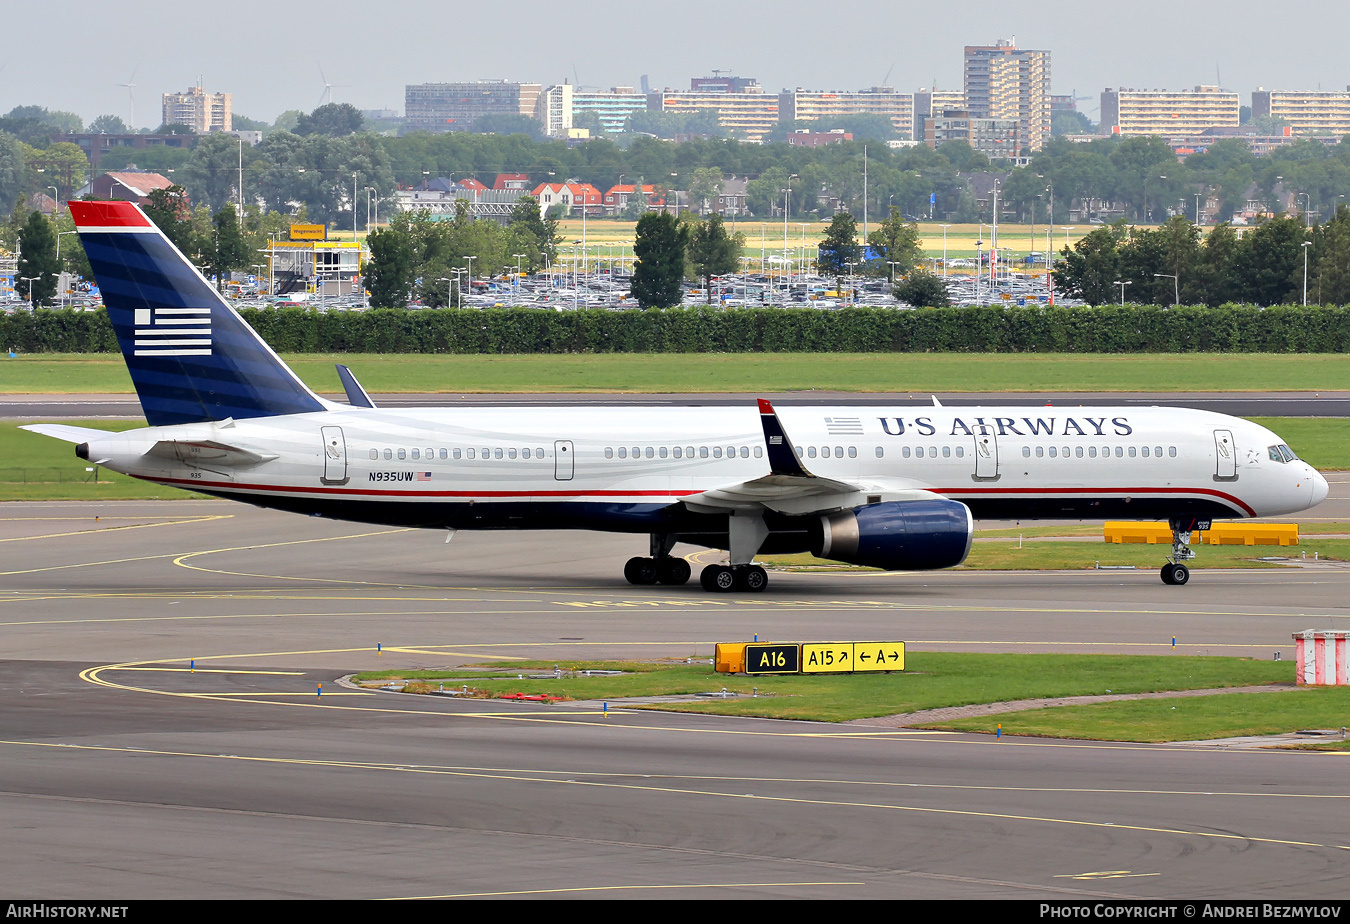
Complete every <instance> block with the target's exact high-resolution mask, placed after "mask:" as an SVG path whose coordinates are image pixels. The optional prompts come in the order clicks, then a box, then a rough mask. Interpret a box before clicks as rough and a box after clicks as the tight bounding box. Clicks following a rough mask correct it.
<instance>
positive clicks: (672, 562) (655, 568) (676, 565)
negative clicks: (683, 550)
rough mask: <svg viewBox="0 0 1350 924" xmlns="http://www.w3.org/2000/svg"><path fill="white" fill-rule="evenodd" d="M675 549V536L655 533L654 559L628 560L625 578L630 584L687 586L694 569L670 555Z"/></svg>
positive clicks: (653, 537) (653, 538)
mask: <svg viewBox="0 0 1350 924" xmlns="http://www.w3.org/2000/svg"><path fill="white" fill-rule="evenodd" d="M674 547H675V537H674V536H667V535H665V534H663V533H653V534H652V546H651V548H652V557H651V558H630V559H628V562H627V564H625V565H624V566H623V576H624V577H625V578H626V579H627V580H628V583H630V584H687V583H688V582H689V576H690V575H691V574H693V569H692V568H690V567H689V562H687V561H685V560H684V559H683V558H675V557H673V556H672V555H671V554H670V550H671V549H672V548H674Z"/></svg>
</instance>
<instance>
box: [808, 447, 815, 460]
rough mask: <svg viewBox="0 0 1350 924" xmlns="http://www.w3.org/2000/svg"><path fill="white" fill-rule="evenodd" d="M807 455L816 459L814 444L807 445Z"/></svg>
mask: <svg viewBox="0 0 1350 924" xmlns="http://www.w3.org/2000/svg"><path fill="white" fill-rule="evenodd" d="M806 457H807V458H808V459H814V458H815V457H816V447H814V446H807V447H806Z"/></svg>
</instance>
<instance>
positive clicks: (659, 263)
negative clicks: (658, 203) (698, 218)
mask: <svg viewBox="0 0 1350 924" xmlns="http://www.w3.org/2000/svg"><path fill="white" fill-rule="evenodd" d="M688 243H689V229H688V225H683V226H681V225H680V224H679V223H678V222H677V221H676V220H675V216H674V215H671V214H669V213H655V212H652V213H648V214H646V215H643V216H642V217H641V218H640V219H638V223H637V234H636V237H635V238H634V242H633V256H634V257H636V258H637V262H636V264H635V265H634V267H633V296H634V297H635V298H637V300H638V305H639V306H641V307H642V308H643V309H647V308H670V307H672V306H674V305H678V304H679V303H680V297H681V292H680V282H681V280H682V279H684V260H685V250H686V247H687V246H688Z"/></svg>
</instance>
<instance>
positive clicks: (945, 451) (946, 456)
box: [942, 446, 952, 459]
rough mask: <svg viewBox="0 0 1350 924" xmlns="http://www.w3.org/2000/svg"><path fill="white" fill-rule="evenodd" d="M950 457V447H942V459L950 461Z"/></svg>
mask: <svg viewBox="0 0 1350 924" xmlns="http://www.w3.org/2000/svg"><path fill="white" fill-rule="evenodd" d="M951 457H952V447H950V446H943V447H942V458H944V459H950V458H951Z"/></svg>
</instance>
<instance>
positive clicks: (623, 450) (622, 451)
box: [619, 446, 628, 459]
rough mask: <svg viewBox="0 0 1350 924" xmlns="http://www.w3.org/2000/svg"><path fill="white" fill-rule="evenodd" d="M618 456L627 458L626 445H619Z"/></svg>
mask: <svg viewBox="0 0 1350 924" xmlns="http://www.w3.org/2000/svg"><path fill="white" fill-rule="evenodd" d="M619 458H620V459H627V458H628V447H627V446H620V447H619Z"/></svg>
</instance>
